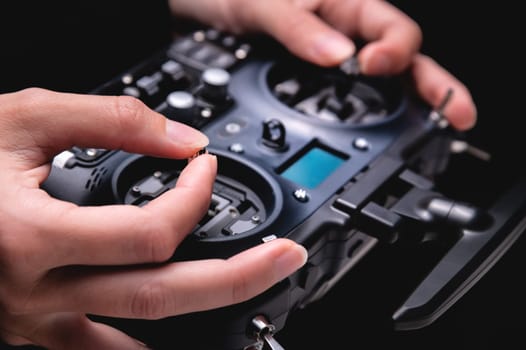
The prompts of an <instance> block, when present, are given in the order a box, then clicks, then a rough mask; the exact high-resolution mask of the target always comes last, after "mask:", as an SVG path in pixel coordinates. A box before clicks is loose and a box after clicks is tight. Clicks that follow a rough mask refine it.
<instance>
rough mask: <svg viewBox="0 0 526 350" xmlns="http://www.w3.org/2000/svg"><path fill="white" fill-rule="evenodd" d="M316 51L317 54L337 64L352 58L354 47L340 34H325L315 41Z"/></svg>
mask: <svg viewBox="0 0 526 350" xmlns="http://www.w3.org/2000/svg"><path fill="white" fill-rule="evenodd" d="M314 50H315V51H316V54H318V55H322V56H324V57H325V58H327V59H330V60H331V61H335V62H341V61H343V60H345V59H347V58H349V57H351V56H352V54H353V53H354V45H353V44H352V43H351V41H350V40H349V39H348V38H347V37H345V36H344V35H343V34H340V33H339V32H331V33H329V34H323V35H320V36H318V38H316V39H315V45H314Z"/></svg>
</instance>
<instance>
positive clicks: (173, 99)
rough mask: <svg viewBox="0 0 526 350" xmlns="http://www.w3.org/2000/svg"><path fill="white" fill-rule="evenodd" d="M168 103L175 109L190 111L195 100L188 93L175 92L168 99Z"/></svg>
mask: <svg viewBox="0 0 526 350" xmlns="http://www.w3.org/2000/svg"><path fill="white" fill-rule="evenodd" d="M166 102H167V103H168V105H169V106H170V107H173V108H177V109H188V108H191V107H193V106H194V104H195V98H194V96H193V95H192V94H191V93H189V92H187V91H174V92H171V93H170V94H169V95H168V97H166Z"/></svg>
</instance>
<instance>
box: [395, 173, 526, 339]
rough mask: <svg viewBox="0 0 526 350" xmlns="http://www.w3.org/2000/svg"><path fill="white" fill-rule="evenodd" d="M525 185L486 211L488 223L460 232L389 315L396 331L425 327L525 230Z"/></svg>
mask: <svg viewBox="0 0 526 350" xmlns="http://www.w3.org/2000/svg"><path fill="white" fill-rule="evenodd" d="M525 194H526V182H525V181H519V182H518V183H517V184H516V185H514V186H513V188H511V189H510V190H508V191H507V192H506V193H505V194H504V195H503V196H501V197H500V198H499V199H498V200H497V201H496V202H495V203H494V204H493V206H492V207H491V208H490V209H489V210H488V211H487V214H489V216H490V217H491V223H490V224H488V225H486V226H485V227H483V228H480V229H472V228H471V229H468V228H464V229H462V232H461V235H460V239H459V240H458V241H457V242H456V243H455V244H454V245H453V246H452V247H451V248H450V249H449V251H448V252H447V253H446V254H445V255H444V256H443V257H442V259H441V260H440V261H439V263H438V264H437V265H436V266H435V267H434V268H433V269H432V270H431V271H430V272H429V273H428V275H427V276H426V277H425V278H424V279H423V281H422V282H421V283H420V284H419V285H418V286H417V287H416V289H415V290H414V291H413V292H412V294H411V295H410V296H409V297H408V298H407V299H406V301H405V302H404V303H403V304H402V306H400V307H399V308H398V310H396V312H395V313H394V314H393V321H394V327H395V329H397V330H411V329H418V328H422V327H425V326H427V325H429V324H430V323H432V322H433V321H435V320H436V319H437V318H438V317H440V315H442V314H443V313H444V312H445V311H447V310H448V309H449V308H450V307H451V306H452V305H453V304H454V303H455V302H456V301H457V300H458V299H460V298H461V297H462V296H463V295H464V294H465V293H466V292H467V291H468V290H469V289H470V288H471V287H472V286H473V285H474V284H475V283H476V282H477V281H478V280H479V279H480V278H481V277H483V276H484V275H485V274H486V272H488V271H489V270H490V269H491V267H492V266H493V265H494V264H495V263H496V262H497V261H498V260H499V259H500V258H501V257H502V256H503V255H504V253H505V252H506V251H507V250H508V249H509V248H510V247H511V246H512V245H513V243H514V242H515V241H516V240H517V239H518V238H519V237H520V235H521V234H522V233H523V232H524V231H525V230H526V196H525Z"/></svg>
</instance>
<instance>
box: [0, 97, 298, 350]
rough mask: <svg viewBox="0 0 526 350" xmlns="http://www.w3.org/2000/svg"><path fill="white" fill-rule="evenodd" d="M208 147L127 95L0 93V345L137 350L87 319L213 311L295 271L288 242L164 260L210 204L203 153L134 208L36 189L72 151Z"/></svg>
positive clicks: (210, 166) (158, 152)
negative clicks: (220, 255) (83, 202)
mask: <svg viewBox="0 0 526 350" xmlns="http://www.w3.org/2000/svg"><path fill="white" fill-rule="evenodd" d="M207 143H208V139H207V137H206V136H205V135H203V134H202V133H200V132H199V131H197V130H194V129H192V128H190V127H188V126H185V125H184V124H180V123H176V122H172V121H169V120H167V119H166V118H164V117H163V116H161V115H160V114H158V113H156V112H154V111H152V110H150V109H149V108H147V107H146V106H145V105H144V104H142V102H140V101H139V100H136V99H134V98H132V97H129V96H121V97H114V96H94V95H77V94H65V93H57V92H52V91H49V90H43V89H36V88H32V89H26V90H22V91H19V92H14V93H9V94H4V95H0V164H2V171H1V172H0V182H1V183H2V186H1V187H0V197H1V198H2V200H1V201H0V337H1V338H2V339H3V340H4V341H6V342H7V343H9V344H12V345H22V344H36V345H39V346H42V347H45V348H49V349H68V350H70V349H78V348H79V346H80V347H82V349H97V350H99V349H142V348H144V345H142V344H141V343H139V342H137V341H136V340H134V339H132V338H130V337H129V336H128V335H126V334H124V333H122V332H120V331H118V330H116V329H113V328H111V327H109V326H107V325H103V324H100V323H95V322H93V321H91V320H90V319H88V318H87V317H86V314H97V315H103V316H111V317H126V318H144V319H158V318H162V317H166V316H172V315H177V314H182V313H188V312H193V311H199V310H205V309H210V308H215V307H220V306H224V305H228V304H232V303H237V302H241V301H244V300H246V299H248V298H251V297H253V296H255V295H256V294H259V293H261V292H262V291H264V290H265V289H267V288H269V287H270V286H272V285H273V284H275V283H276V282H278V281H279V280H281V279H283V278H285V277H286V276H288V275H289V274H291V273H293V272H294V271H295V270H296V269H298V268H299V267H300V266H301V265H302V264H304V263H305V260H306V252H305V250H304V248H302V247H300V246H299V245H297V244H295V243H294V242H292V241H290V240H287V239H277V240H274V241H272V242H268V243H265V244H261V245H260V246H257V247H254V248H252V249H250V250H248V251H245V252H243V253H240V254H238V255H236V256H233V257H232V258H230V259H227V260H220V259H210V260H200V261H187V262H167V260H168V259H169V258H170V257H171V256H172V255H173V252H174V250H175V249H176V248H177V246H178V245H179V243H180V242H181V241H182V240H183V238H184V237H185V236H186V235H187V234H188V233H189V232H190V231H191V230H192V229H193V228H194V227H195V225H196V223H197V222H198V221H199V220H200V219H201V217H202V216H203V215H204V213H205V212H206V210H207V208H208V206H209V201H210V197H211V192H212V184H213V181H214V178H215V175H216V167H217V164H216V159H215V157H213V156H210V155H202V156H199V157H197V158H196V159H194V160H192V162H190V163H189V165H188V166H187V167H186V168H185V169H184V171H183V172H182V174H181V176H180V177H179V180H178V183H177V186H176V187H175V188H174V189H172V190H170V191H168V192H166V193H165V194H163V195H162V196H160V197H159V198H157V199H155V200H153V201H151V202H150V203H148V204H147V205H145V206H144V207H137V206H131V205H108V206H98V207H88V206H85V207H79V206H76V205H74V204H72V203H69V202H64V201H60V200H57V199H54V198H52V197H50V196H49V195H48V194H47V193H46V192H45V191H43V190H41V189H40V184H41V183H42V182H43V181H44V180H45V179H46V177H47V175H48V173H49V170H50V166H49V162H50V160H51V159H52V157H53V156H54V155H56V154H57V153H59V152H60V151H62V150H65V149H69V148H70V147H72V146H73V145H77V146H81V147H100V148H106V149H123V150H126V151H129V152H136V153H144V154H150V155H154V156H161V157H172V158H187V157H189V156H191V155H193V154H194V153H195V152H196V151H197V150H200V149H202V148H203V147H204V146H206V145H207ZM178 203H184V204H183V205H178ZM149 263H158V264H149Z"/></svg>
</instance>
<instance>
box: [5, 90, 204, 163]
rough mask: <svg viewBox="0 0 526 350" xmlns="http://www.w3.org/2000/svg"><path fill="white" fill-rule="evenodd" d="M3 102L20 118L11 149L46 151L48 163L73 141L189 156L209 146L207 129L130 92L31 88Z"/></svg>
mask: <svg viewBox="0 0 526 350" xmlns="http://www.w3.org/2000/svg"><path fill="white" fill-rule="evenodd" d="M0 106H3V107H0V108H2V113H4V114H6V115H14V116H16V118H11V121H10V122H11V123H12V124H11V125H9V126H10V131H11V134H10V133H7V134H6V135H5V136H6V140H4V141H3V142H4V144H6V143H7V145H6V147H9V148H11V149H10V150H12V151H17V150H39V151H40V150H41V151H42V152H46V153H44V154H43V155H42V156H43V157H44V159H41V161H42V162H46V161H47V160H48V158H49V156H52V155H54V154H56V153H57V152H58V151H61V150H64V149H68V148H70V147H71V146H73V145H77V146H81V147H97V148H106V149H124V150H126V151H129V152H135V153H145V154H152V155H156V156H164V157H174V158H184V157H189V156H190V155H192V154H193V153H195V152H196V151H197V150H199V149H201V148H203V147H204V146H206V145H207V144H208V138H207V137H206V136H205V135H204V134H202V133H201V132H199V131H197V130H195V129H193V128H191V127H189V126H186V125H184V124H181V123H176V122H173V121H170V120H168V119H167V118H165V117H164V116H162V115H161V114H159V113H157V112H155V111H153V110H151V109H150V108H148V107H146V105H144V104H143V103H142V102H141V101H140V100H138V99H135V98H133V97H130V96H95V95H81V94H70V93H58V92H53V91H49V90H43V89H37V88H30V89H26V90H22V91H20V92H15V93H11V94H6V95H3V96H1V97H0ZM8 122H9V121H8ZM28 134H29V135H31V137H28V136H27V135H28ZM13 153H14V154H17V153H20V152H13Z"/></svg>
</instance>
